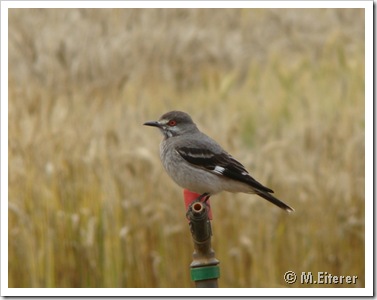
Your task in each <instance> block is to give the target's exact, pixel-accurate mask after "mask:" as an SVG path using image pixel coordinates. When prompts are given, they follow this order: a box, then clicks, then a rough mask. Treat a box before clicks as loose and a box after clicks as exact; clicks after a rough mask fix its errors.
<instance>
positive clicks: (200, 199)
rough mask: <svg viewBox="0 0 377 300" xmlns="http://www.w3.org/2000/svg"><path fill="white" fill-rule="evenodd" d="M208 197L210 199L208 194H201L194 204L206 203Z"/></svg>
mask: <svg viewBox="0 0 377 300" xmlns="http://www.w3.org/2000/svg"><path fill="white" fill-rule="evenodd" d="M209 197H211V194H210V193H204V194H201V195H200V196H199V197H198V198H196V200H195V202H204V203H207V201H208V199H209ZM202 200H203V201H202Z"/></svg>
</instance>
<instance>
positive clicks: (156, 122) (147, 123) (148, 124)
mask: <svg viewBox="0 0 377 300" xmlns="http://www.w3.org/2000/svg"><path fill="white" fill-rule="evenodd" d="M143 125H146V126H153V127H158V128H160V127H161V124H160V123H159V122H158V121H149V122H145V123H144V124H143Z"/></svg>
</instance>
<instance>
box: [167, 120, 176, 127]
mask: <svg viewBox="0 0 377 300" xmlns="http://www.w3.org/2000/svg"><path fill="white" fill-rule="evenodd" d="M168 125H169V126H175V125H177V121H176V120H170V121H169V122H168Z"/></svg>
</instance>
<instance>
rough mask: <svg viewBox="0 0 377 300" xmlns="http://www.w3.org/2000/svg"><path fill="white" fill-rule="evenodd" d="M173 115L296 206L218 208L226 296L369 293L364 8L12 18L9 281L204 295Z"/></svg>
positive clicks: (22, 14) (248, 203) (56, 12)
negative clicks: (271, 291) (290, 210)
mask: <svg viewBox="0 0 377 300" xmlns="http://www.w3.org/2000/svg"><path fill="white" fill-rule="evenodd" d="M173 109H180V110H184V111H187V112H189V113H190V114H191V115H192V116H193V118H194V120H196V121H197V123H198V125H199V127H200V128H201V129H202V130H203V131H205V132H206V133H207V134H209V135H210V136H212V137H214V138H215V139H217V140H218V141H219V142H220V143H221V144H222V145H223V146H224V147H225V148H226V149H227V150H228V151H229V152H231V153H232V154H233V156H235V157H236V158H238V159H240V160H241V161H242V162H243V163H244V164H245V165H246V167H247V168H248V169H249V170H251V173H252V174H253V175H254V176H255V178H257V179H258V180H260V181H261V182H262V183H264V184H265V185H267V186H269V187H271V188H272V189H274V190H275V193H276V195H277V196H278V197H279V198H281V199H283V200H284V201H286V202H287V203H288V204H290V205H291V206H293V207H294V208H295V209H296V213H295V214H291V215H288V214H286V213H284V212H283V211H281V210H279V209H277V208H275V207H273V206H272V205H270V204H269V203H267V202H266V201H264V200H262V199H259V198H257V197H255V196H250V195H239V194H237V195H233V194H227V193H224V194H220V195H218V196H216V197H213V198H212V207H213V208H212V209H213V213H214V220H213V222H212V226H213V232H214V236H213V247H214V250H215V251H216V257H217V258H218V259H219V260H220V261H221V264H220V267H221V278H220V281H219V284H220V286H221V287H289V286H288V285H287V284H286V283H285V282H284V280H283V274H284V273H285V272H286V271H288V270H293V271H296V272H298V273H301V272H309V271H311V272H313V273H315V272H317V271H326V272H328V273H331V274H333V275H357V276H358V278H359V280H358V282H357V284H356V285H351V287H363V286H364V240H365V237H364V201H365V198H364V11H363V10H361V9H227V10H224V9H212V10H208V9H200V10H199V9H10V11H9V146H8V147H9V247H8V250H9V274H8V275H9V287H114V288H115V287H192V286H193V283H192V282H191V280H190V278H189V264H190V262H191V258H192V257H191V255H192V251H193V246H192V242H191V235H190V233H189V230H188V226H187V222H186V220H185V211H184V205H183V199H182V191H181V189H180V188H178V187H177V186H175V184H174V183H173V182H172V181H171V180H170V179H169V178H168V177H167V175H166V174H165V173H164V171H163V168H162V166H161V164H160V162H159V158H158V143H159V141H160V138H161V137H160V134H159V133H158V132H157V131H156V130H153V129H151V128H146V127H143V126H142V125H141V124H142V123H143V122H144V121H147V120H151V119H156V118H158V117H159V116H160V115H161V114H162V113H164V112H166V111H169V110H173ZM292 286H293V287H302V286H301V285H300V284H298V283H297V284H294V285H292ZM328 286H334V287H335V286H336V285H328ZM338 286H342V285H338ZM304 287H307V286H304ZM315 287H318V286H315ZM342 287H348V286H347V285H343V286H342Z"/></svg>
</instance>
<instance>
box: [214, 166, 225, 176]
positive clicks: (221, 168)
mask: <svg viewBox="0 0 377 300" xmlns="http://www.w3.org/2000/svg"><path fill="white" fill-rule="evenodd" d="M224 171H225V168H223V167H220V166H216V167H215V168H214V169H213V172H215V173H217V174H220V175H223V173H224Z"/></svg>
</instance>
